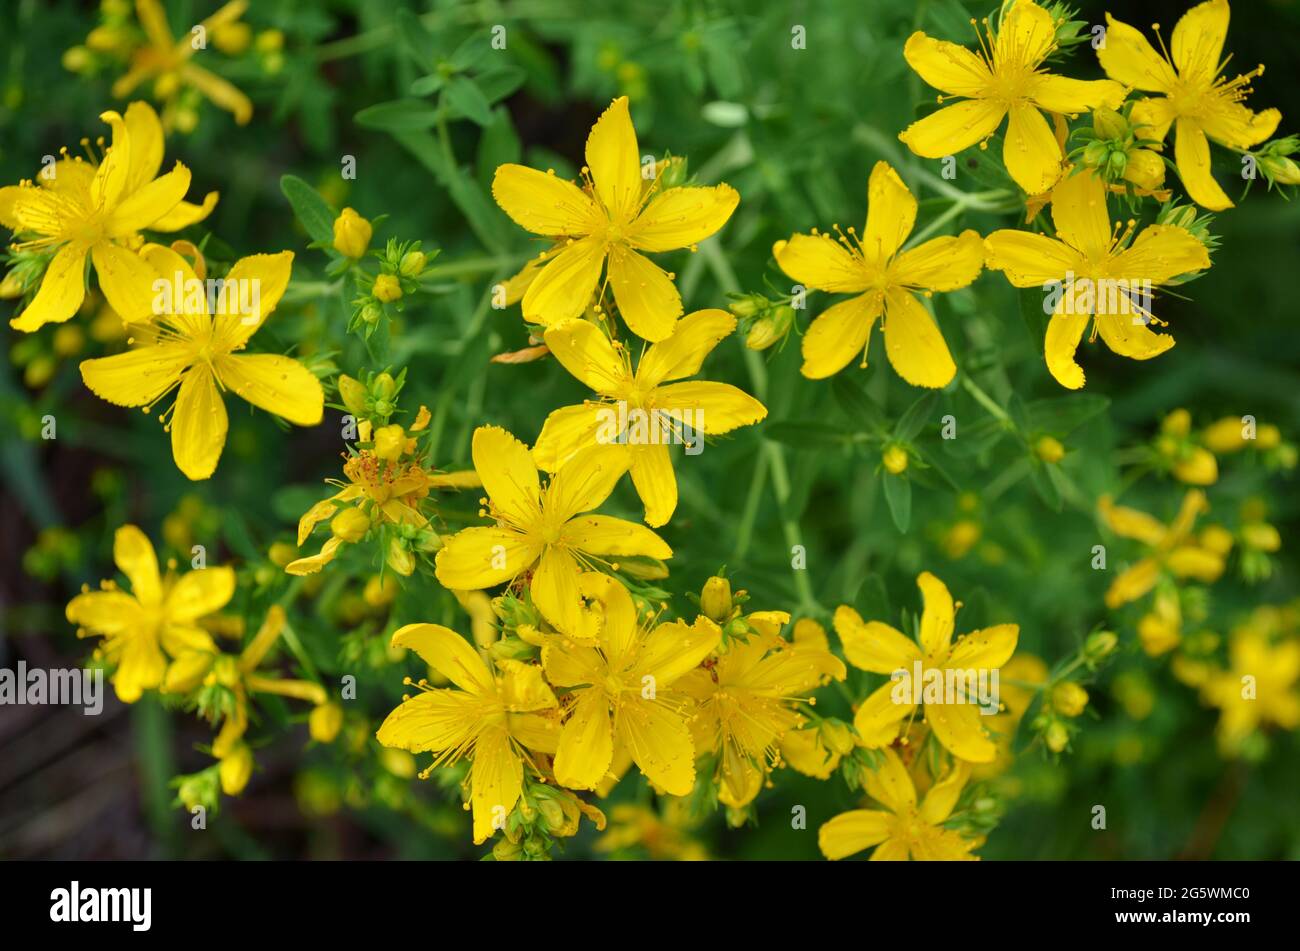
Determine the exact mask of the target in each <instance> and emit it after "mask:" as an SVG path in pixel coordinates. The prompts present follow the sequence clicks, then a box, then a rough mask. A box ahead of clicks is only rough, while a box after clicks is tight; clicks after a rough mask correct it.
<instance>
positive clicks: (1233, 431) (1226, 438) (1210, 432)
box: [1201, 416, 1246, 455]
mask: <svg viewBox="0 0 1300 951" xmlns="http://www.w3.org/2000/svg"><path fill="white" fill-rule="evenodd" d="M1244 429H1245V424H1244V423H1242V421H1241V419H1240V418H1239V417H1237V416H1228V417H1226V418H1224V419H1220V420H1218V421H1216V422H1213V423H1211V424H1210V425H1209V426H1206V427H1205V432H1203V433H1201V442H1202V443H1204V444H1205V448H1206V449H1208V450H1210V452H1214V453H1218V454H1219V455H1223V454H1224V453H1229V452H1237V451H1238V450H1239V449H1244V448H1245V446H1246V435H1245V433H1244V432H1243V430H1244Z"/></svg>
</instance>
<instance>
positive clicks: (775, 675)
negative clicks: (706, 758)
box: [678, 611, 846, 809]
mask: <svg viewBox="0 0 1300 951" xmlns="http://www.w3.org/2000/svg"><path fill="white" fill-rule="evenodd" d="M766 613H767V614H768V615H769V619H768V623H766V624H764V623H762V619H761V616H760V623H759V624H758V625H757V628H758V633H756V634H754V635H751V636H750V638H749V640H748V641H745V642H742V643H736V644H733V645H731V646H730V647H729V648H728V649H727V651H726V652H725V653H723V654H719V655H718V657H717V659H716V660H715V661H714V662H713V663H710V664H709V665H708V669H698V670H692V671H690V672H689V673H688V674H686V675H685V676H684V677H682V679H681V680H680V681H679V682H678V689H680V690H681V691H682V693H685V694H687V695H688V696H690V697H693V698H694V699H695V701H696V703H697V704H699V712H698V713H697V714H696V716H695V718H694V719H693V720H692V721H691V732H692V735H693V736H694V737H695V746H696V750H697V751H698V752H699V753H701V754H703V753H713V754H715V755H716V756H717V757H718V762H717V772H718V776H717V779H718V800H719V801H720V802H722V803H723V804H724V805H726V806H730V807H732V808H735V809H739V808H742V807H744V806H746V805H748V804H749V803H751V802H753V800H754V797H755V796H757V795H758V794H759V791H760V790H761V789H762V788H763V782H764V780H765V779H766V778H767V775H768V773H770V772H771V771H772V769H774V768H775V767H776V765H777V764H778V763H779V762H780V748H781V741H782V739H783V738H784V737H785V736H786V735H787V734H788V733H790V732H792V731H794V730H796V729H797V728H798V727H800V726H802V725H803V724H804V722H805V721H806V718H805V717H804V716H803V715H802V714H801V713H799V712H798V711H797V710H796V709H795V705H796V704H797V703H799V702H800V701H805V700H807V694H808V693H809V692H810V691H812V690H813V689H814V688H816V687H819V686H821V685H823V684H825V683H827V682H828V681H829V680H830V678H832V677H834V678H835V679H836V680H843V679H844V677H845V675H846V671H845V669H844V662H843V661H841V660H840V659H839V658H838V657H836V656H835V655H834V654H832V653H831V652H830V651H829V650H828V649H827V648H826V646H825V644H824V643H823V644H822V646H820V647H819V646H816V645H815V644H810V643H808V642H807V641H804V642H802V643H791V642H789V641H787V640H785V639H784V638H783V637H781V635H780V633H779V631H780V628H781V625H782V624H784V623H787V622H788V621H789V620H790V616H789V615H788V614H786V613H784V612H776V611H773V612H766ZM754 620H755V615H753V614H751V615H749V621H750V623H751V624H753V622H754ZM822 640H823V642H824V641H825V634H824V632H823V635H822Z"/></svg>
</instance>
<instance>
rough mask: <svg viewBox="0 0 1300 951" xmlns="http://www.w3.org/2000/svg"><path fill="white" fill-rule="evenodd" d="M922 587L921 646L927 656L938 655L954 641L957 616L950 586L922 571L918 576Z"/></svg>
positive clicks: (917, 582) (918, 584) (918, 581)
mask: <svg viewBox="0 0 1300 951" xmlns="http://www.w3.org/2000/svg"><path fill="white" fill-rule="evenodd" d="M916 585H917V587H918V588H920V589H921V598H922V600H923V601H924V607H923V609H922V611H921V632H920V641H921V647H922V649H923V650H924V651H925V653H926V656H927V657H938V656H940V655H941V654H942V653H943V652H944V651H946V650H947V649H948V644H949V643H950V642H951V641H952V631H953V623H954V621H955V619H956V616H957V611H956V606H955V605H954V604H953V600H952V594H951V593H949V591H948V586H947V585H945V584H944V583H943V582H942V581H940V580H939V579H938V578H936V577H935V576H934V575H932V574H930V572H928V571H923V572H921V573H920V574H919V575H918V576H917V578H916Z"/></svg>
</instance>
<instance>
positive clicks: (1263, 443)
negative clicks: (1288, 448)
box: [1255, 423, 1282, 449]
mask: <svg viewBox="0 0 1300 951" xmlns="http://www.w3.org/2000/svg"><path fill="white" fill-rule="evenodd" d="M1281 441H1282V430H1280V429H1278V428H1277V427H1276V426H1274V425H1273V424H1272V423H1264V424H1263V425H1262V426H1260V427H1259V429H1257V430H1256V431H1255V445H1256V446H1258V447H1259V448H1260V449H1272V448H1273V447H1274V446H1276V445H1277V444H1278V443H1280V442H1281Z"/></svg>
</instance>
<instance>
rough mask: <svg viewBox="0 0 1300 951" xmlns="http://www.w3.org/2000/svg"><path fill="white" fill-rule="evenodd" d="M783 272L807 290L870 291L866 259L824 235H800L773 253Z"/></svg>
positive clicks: (784, 243) (853, 292)
mask: <svg viewBox="0 0 1300 951" xmlns="http://www.w3.org/2000/svg"><path fill="white" fill-rule="evenodd" d="M772 254H773V256H774V257H775V258H776V263H777V264H778V265H780V267H781V270H783V271H785V273H786V274H788V275H789V276H790V277H792V278H794V279H795V280H796V281H798V282H799V283H800V284H802V285H804V286H805V287H808V288H812V289H814V290H819V291H833V292H836V293H849V294H857V293H860V292H862V291H865V290H866V289H867V286H868V285H869V284H870V282H871V275H870V273H869V272H868V271H867V268H866V266H865V265H864V264H863V262H862V259H861V258H859V257H857V256H856V255H854V254H852V253H850V252H849V250H848V249H847V248H845V247H844V246H843V245H842V244H840V243H839V242H838V241H835V240H833V239H831V238H830V237H828V236H827V235H824V234H815V235H813V234H796V235H792V236H791V237H790V240H789V241H778V242H777V243H776V245H775V247H773V249H772Z"/></svg>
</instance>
